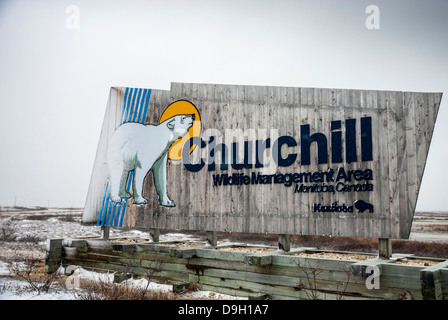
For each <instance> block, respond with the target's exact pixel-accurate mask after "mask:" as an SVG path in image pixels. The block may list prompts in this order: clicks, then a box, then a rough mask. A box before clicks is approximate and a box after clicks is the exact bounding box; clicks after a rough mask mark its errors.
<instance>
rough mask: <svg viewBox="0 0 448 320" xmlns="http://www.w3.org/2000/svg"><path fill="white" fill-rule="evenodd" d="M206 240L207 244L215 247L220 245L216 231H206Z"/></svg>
mask: <svg viewBox="0 0 448 320" xmlns="http://www.w3.org/2000/svg"><path fill="white" fill-rule="evenodd" d="M205 239H206V240H207V243H208V244H209V245H211V246H213V247H216V246H217V245H218V233H217V232H216V231H206V232H205Z"/></svg>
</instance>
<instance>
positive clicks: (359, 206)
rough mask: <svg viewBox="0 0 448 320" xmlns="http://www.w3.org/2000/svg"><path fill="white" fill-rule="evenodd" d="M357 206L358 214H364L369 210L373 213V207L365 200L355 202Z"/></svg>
mask: <svg viewBox="0 0 448 320" xmlns="http://www.w3.org/2000/svg"><path fill="white" fill-rule="evenodd" d="M353 204H354V205H355V208H356V209H358V213H363V212H364V211H366V210H369V212H373V205H372V204H370V203H368V202H365V201H363V200H356V201H355V202H353Z"/></svg>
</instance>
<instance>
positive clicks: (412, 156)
mask: <svg viewBox="0 0 448 320" xmlns="http://www.w3.org/2000/svg"><path fill="white" fill-rule="evenodd" d="M441 98H442V94H441V93H417V92H394V91H374V90H341V89H320V88H283V87H263V86H232V85H214V84H186V83H173V84H172V86H171V90H170V91H166V90H150V89H139V88H111V91H110V96H109V101H108V106H107V110H106V115H105V118H104V123H103V129H102V132H101V137H100V141H99V145H98V151H97V156H96V160H95V164H94V168H93V174H92V179H91V183H90V188H89V192H88V196H87V201H86V207H85V212H84V215H83V222H84V223H94V224H97V225H101V226H118V227H121V226H123V227H139V228H159V229H180V230H213V231H227V232H252V233H275V234H299V235H332V236H350V237H369V238H399V239H400V238H404V239H406V238H408V237H409V233H410V230H411V223H412V219H413V215H414V210H415V206H416V202H417V196H418V192H419V188H420V183H421V180H422V176H423V171H424V168H425V162H426V157H427V154H428V151H429V145H430V141H431V136H432V132H433V128H434V125H435V121H436V116H437V112H438V108H439V105H440V101H441Z"/></svg>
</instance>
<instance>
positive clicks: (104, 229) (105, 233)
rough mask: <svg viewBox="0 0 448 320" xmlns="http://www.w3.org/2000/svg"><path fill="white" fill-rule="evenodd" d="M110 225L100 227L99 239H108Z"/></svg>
mask: <svg viewBox="0 0 448 320" xmlns="http://www.w3.org/2000/svg"><path fill="white" fill-rule="evenodd" d="M109 234H110V227H106V226H102V227H101V239H103V240H109Z"/></svg>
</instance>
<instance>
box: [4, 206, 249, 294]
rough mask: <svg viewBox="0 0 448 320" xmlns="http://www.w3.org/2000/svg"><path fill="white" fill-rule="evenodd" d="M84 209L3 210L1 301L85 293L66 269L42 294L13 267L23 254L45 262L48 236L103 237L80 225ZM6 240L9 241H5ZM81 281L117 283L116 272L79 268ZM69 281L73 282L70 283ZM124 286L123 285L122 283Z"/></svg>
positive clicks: (143, 283) (114, 232) (133, 282)
mask: <svg viewBox="0 0 448 320" xmlns="http://www.w3.org/2000/svg"><path fill="white" fill-rule="evenodd" d="M81 214H82V211H80V210H61V209H50V210H46V209H45V210H32V211H20V210H16V211H8V212H0V300H77V299H80V296H81V295H82V292H81V290H82V288H81V289H79V288H77V286H76V285H74V282H73V281H74V280H73V276H72V279H70V280H67V279H68V277H66V276H63V271H64V270H63V269H62V268H60V270H58V273H59V274H60V275H61V277H65V279H66V280H65V281H66V282H65V283H64V281H62V282H61V281H59V282H58V283H55V284H53V285H52V286H51V287H50V290H49V291H48V292H41V293H39V292H38V291H37V290H34V289H31V288H30V287H29V284H28V283H26V282H25V281H20V280H18V279H16V278H15V277H13V275H12V274H11V272H12V271H11V269H13V268H12V266H13V263H14V262H13V261H15V262H16V263H17V261H18V259H20V257H33V258H36V259H40V260H41V261H43V260H44V259H45V248H46V244H47V239H51V238H61V237H67V238H76V237H80V236H82V237H87V236H99V235H100V232H101V230H100V228H99V227H96V226H83V225H81V224H80V219H81ZM110 236H111V237H114V236H137V237H141V238H148V236H149V235H148V233H146V232H142V231H139V230H127V231H126V230H121V229H115V228H113V229H111V234H110ZM5 240H6V241H5ZM160 240H161V241H169V240H195V238H194V237H193V236H192V235H188V234H180V233H168V234H161V235H160ZM75 274H76V277H78V279H79V280H81V281H89V280H90V281H92V280H93V281H103V282H104V281H108V282H110V283H112V282H113V277H114V274H113V273H109V274H104V273H96V272H92V271H88V270H85V269H82V268H79V269H78V270H77V271H76V272H75V273H74V275H75ZM67 281H69V282H67ZM120 285H122V284H120ZM125 285H127V286H135V287H143V288H148V289H149V290H153V291H165V292H171V291H172V289H173V288H172V285H165V284H157V283H154V282H149V283H148V281H147V280H146V279H141V278H140V279H128V280H127V281H126V283H125ZM179 298H180V299H183V298H184V299H223V300H224V299H225V300H228V299H246V298H241V297H233V296H228V295H224V294H220V293H215V292H210V291H192V292H188V293H185V294H183V295H180V296H179V295H178V296H177V297H176V299H179Z"/></svg>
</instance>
